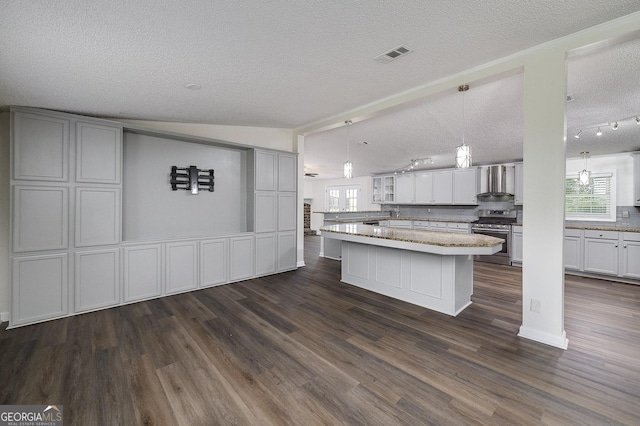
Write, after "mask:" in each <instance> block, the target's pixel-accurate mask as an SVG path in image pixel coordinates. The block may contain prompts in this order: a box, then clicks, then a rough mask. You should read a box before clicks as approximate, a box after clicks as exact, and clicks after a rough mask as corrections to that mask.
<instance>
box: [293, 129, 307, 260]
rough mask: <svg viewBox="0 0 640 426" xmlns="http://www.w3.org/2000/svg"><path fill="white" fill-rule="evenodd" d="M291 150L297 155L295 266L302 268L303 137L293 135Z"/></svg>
mask: <svg viewBox="0 0 640 426" xmlns="http://www.w3.org/2000/svg"><path fill="white" fill-rule="evenodd" d="M293 150H294V151H295V152H297V153H298V187H297V188H298V189H297V191H298V192H297V194H298V220H297V221H298V225H297V228H298V232H297V234H298V235H297V238H298V244H297V246H298V256H297V262H296V265H297V267H298V268H300V267H302V266H304V136H303V135H298V134H296V133H295V132H294V134H293Z"/></svg>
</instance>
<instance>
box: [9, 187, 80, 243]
mask: <svg viewBox="0 0 640 426" xmlns="http://www.w3.org/2000/svg"><path fill="white" fill-rule="evenodd" d="M68 206H69V190H68V188H66V187H57V186H26V185H24V186H23V185H16V186H14V188H13V252H15V253H18V252H27V251H36V250H60V249H66V248H67V247H68V240H69V211H68V210H69V209H68Z"/></svg>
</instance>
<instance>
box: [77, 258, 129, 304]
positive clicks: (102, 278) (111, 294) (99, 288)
mask: <svg viewBox="0 0 640 426" xmlns="http://www.w3.org/2000/svg"><path fill="white" fill-rule="evenodd" d="M119 303H120V250H119V249H111V250H99V251H83V252H77V253H76V256H75V312H82V311H87V310H92V309H98V308H104V307H107V306H113V305H117V304H119Z"/></svg>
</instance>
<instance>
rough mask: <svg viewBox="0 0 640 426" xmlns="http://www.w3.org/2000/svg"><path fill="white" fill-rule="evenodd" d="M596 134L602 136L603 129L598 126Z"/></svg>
mask: <svg viewBox="0 0 640 426" xmlns="http://www.w3.org/2000/svg"><path fill="white" fill-rule="evenodd" d="M596 136H602V130H600V127H598V131H597V132H596Z"/></svg>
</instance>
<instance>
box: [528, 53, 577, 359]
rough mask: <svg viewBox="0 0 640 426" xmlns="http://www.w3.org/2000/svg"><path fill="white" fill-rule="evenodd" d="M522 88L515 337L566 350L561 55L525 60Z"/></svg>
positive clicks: (563, 61)
mask: <svg viewBox="0 0 640 426" xmlns="http://www.w3.org/2000/svg"><path fill="white" fill-rule="evenodd" d="M524 72H525V74H524V79H525V88H524V150H523V157H524V180H523V182H524V200H525V203H524V207H523V208H524V210H523V223H524V228H523V268H522V326H521V327H520V332H519V334H518V335H519V336H521V337H525V338H528V339H531V340H535V341H538V342H542V343H545V344H548V345H552V346H556V347H560V348H564V349H566V348H567V344H568V340H567V337H566V333H565V330H564V259H563V257H564V195H565V194H564V179H565V164H566V161H565V148H566V146H565V145H566V141H565V133H566V130H565V129H566V126H565V104H566V90H567V81H566V79H567V73H566V55H565V51H564V49H559V48H558V47H555V48H553V47H549V48H548V49H544V50H540V51H538V52H537V53H535V54H533V55H531V56H530V57H529V58H527V60H526V63H525V71H524Z"/></svg>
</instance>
